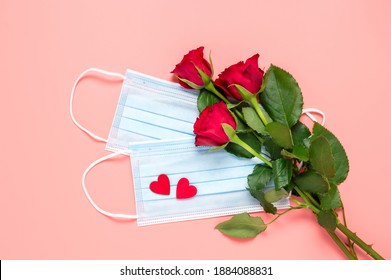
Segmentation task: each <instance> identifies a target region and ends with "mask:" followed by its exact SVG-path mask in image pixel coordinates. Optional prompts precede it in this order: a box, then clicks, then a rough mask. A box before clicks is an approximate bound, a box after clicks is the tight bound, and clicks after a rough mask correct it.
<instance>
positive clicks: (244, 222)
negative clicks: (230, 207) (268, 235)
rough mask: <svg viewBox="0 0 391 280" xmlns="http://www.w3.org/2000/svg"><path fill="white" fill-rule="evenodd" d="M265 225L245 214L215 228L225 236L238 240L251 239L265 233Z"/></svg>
mask: <svg viewBox="0 0 391 280" xmlns="http://www.w3.org/2000/svg"><path fill="white" fill-rule="evenodd" d="M266 228H267V225H265V223H264V222H263V220H262V219H261V218H260V217H251V216H250V215H249V214H247V213H242V214H237V215H234V216H233V217H232V218H231V219H229V220H228V221H225V222H222V223H220V224H218V225H217V226H216V229H218V230H219V231H220V232H222V233H223V234H225V235H228V236H232V237H239V238H252V237H255V236H257V235H258V234H260V233H261V232H262V231H265V230H266Z"/></svg>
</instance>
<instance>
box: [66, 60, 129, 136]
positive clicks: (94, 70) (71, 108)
mask: <svg viewBox="0 0 391 280" xmlns="http://www.w3.org/2000/svg"><path fill="white" fill-rule="evenodd" d="M90 72H96V73H100V74H104V75H107V76H111V77H116V78H120V79H122V80H125V79H126V77H125V76H124V75H122V74H119V73H114V72H108V71H105V70H102V69H98V68H89V69H87V70H85V71H84V72H83V73H81V74H80V76H79V77H78V78H77V79H76V81H75V83H74V84H73V87H72V92H71V100H70V103H69V112H70V114H71V118H72V121H73V122H74V123H75V125H76V126H77V127H78V128H80V129H81V130H83V131H84V132H85V133H87V134H88V135H90V136H91V137H92V138H94V139H95V140H98V141H101V142H105V143H107V139H105V138H103V137H100V136H98V135H96V134H94V133H92V132H91V131H89V130H88V129H87V128H85V127H84V126H82V125H81V124H80V123H79V122H78V121H77V120H76V119H75V116H74V114H73V96H74V94H75V89H76V86H77V84H78V83H79V82H80V80H81V79H82V78H83V77H84V76H85V75H86V74H87V73H90Z"/></svg>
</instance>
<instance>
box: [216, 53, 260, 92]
mask: <svg viewBox="0 0 391 280" xmlns="http://www.w3.org/2000/svg"><path fill="white" fill-rule="evenodd" d="M258 57H259V54H256V55H254V56H252V57H250V58H249V59H247V60H246V62H243V61H240V62H238V63H237V64H234V65H232V66H230V67H228V68H226V69H225V70H224V71H223V72H222V73H221V74H220V75H219V77H218V79H217V80H216V81H215V85H217V86H218V87H219V88H221V89H222V90H223V91H224V93H225V94H226V96H227V97H232V98H235V99H236V100H243V98H242V96H241V95H240V93H239V91H238V89H237V88H236V87H235V86H230V87H228V86H229V85H232V84H238V85H241V86H242V87H244V88H245V89H247V90H248V91H249V92H251V93H253V94H255V93H257V92H258V91H259V89H260V88H261V85H262V80H263V71H262V70H261V69H259V67H258Z"/></svg>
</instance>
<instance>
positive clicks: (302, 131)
mask: <svg viewBox="0 0 391 280" xmlns="http://www.w3.org/2000/svg"><path fill="white" fill-rule="evenodd" d="M291 132H292V139H293V145H294V146H300V145H304V140H305V139H307V138H308V137H310V136H311V132H310V130H309V129H308V127H307V126H306V125H305V124H303V123H301V122H300V121H299V122H297V123H296V124H295V125H294V126H292V128H291Z"/></svg>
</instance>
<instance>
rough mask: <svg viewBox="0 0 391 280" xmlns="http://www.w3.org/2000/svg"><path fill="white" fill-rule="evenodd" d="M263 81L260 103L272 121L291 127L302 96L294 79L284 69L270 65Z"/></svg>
mask: <svg viewBox="0 0 391 280" xmlns="http://www.w3.org/2000/svg"><path fill="white" fill-rule="evenodd" d="M264 83H266V86H265V88H264V90H263V92H262V95H261V100H262V105H263V106H264V108H265V109H266V111H267V112H268V113H269V115H270V116H271V118H272V119H273V120H274V121H276V122H279V123H282V124H285V125H287V126H288V127H292V126H293V125H294V124H296V123H297V121H298V120H299V118H300V116H301V112H302V109H303V96H302V94H301V90H300V88H299V85H298V84H297V82H296V80H295V79H294V78H293V77H292V75H291V74H289V73H288V72H286V71H285V70H283V69H281V68H279V67H277V66H274V65H271V66H270V67H269V69H268V70H267V71H266V74H265V77H264Z"/></svg>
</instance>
